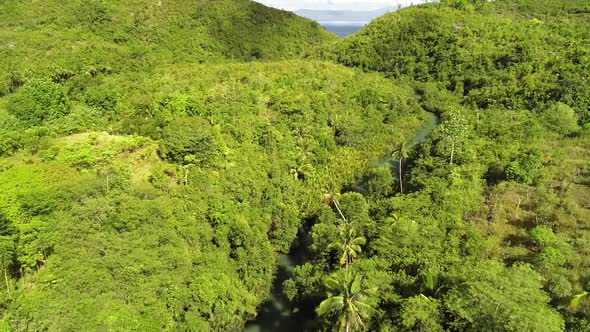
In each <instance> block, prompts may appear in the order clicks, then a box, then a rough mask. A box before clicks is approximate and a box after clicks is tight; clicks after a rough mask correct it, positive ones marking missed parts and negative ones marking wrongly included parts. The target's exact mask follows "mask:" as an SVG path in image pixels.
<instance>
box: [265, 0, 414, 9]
mask: <svg viewBox="0 0 590 332" xmlns="http://www.w3.org/2000/svg"><path fill="white" fill-rule="evenodd" d="M256 1H258V2H260V3H263V4H265V5H267V6H270V7H275V8H280V9H286V10H297V9H331V10H341V9H352V10H374V9H379V8H384V7H397V6H398V4H400V5H401V6H403V7H405V6H408V5H410V4H411V3H415V4H417V3H421V2H424V1H422V0H256Z"/></svg>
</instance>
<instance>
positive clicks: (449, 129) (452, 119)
mask: <svg viewBox="0 0 590 332" xmlns="http://www.w3.org/2000/svg"><path fill="white" fill-rule="evenodd" d="M468 130H469V123H468V121H467V119H466V118H465V116H464V115H463V114H461V112H460V111H458V110H452V111H450V112H449V113H448V114H447V116H446V117H445V120H444V121H443V123H442V124H441V125H440V127H439V132H440V133H441V134H442V137H443V141H444V142H445V143H447V144H450V146H451V147H450V149H451V152H450V153H451V157H450V161H449V164H450V165H452V164H453V158H454V156H455V150H456V149H457V146H458V145H459V144H461V142H462V141H463V139H465V136H467V132H468Z"/></svg>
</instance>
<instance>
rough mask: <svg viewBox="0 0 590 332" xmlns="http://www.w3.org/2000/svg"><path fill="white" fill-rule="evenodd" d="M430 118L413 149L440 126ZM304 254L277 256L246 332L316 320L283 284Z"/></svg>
mask: <svg viewBox="0 0 590 332" xmlns="http://www.w3.org/2000/svg"><path fill="white" fill-rule="evenodd" d="M427 117H428V118H427V121H426V125H425V126H424V127H422V129H421V130H420V131H418V133H416V136H415V137H414V139H413V140H412V141H411V142H410V144H409V145H410V146H414V145H416V144H420V143H423V142H424V141H425V140H426V139H427V138H428V136H430V134H431V133H432V131H433V130H434V129H435V128H436V127H437V126H438V124H439V121H440V118H439V116H438V115H436V114H434V113H430V112H427ZM378 164H380V165H384V164H390V165H391V166H392V168H393V169H395V171H396V172H397V171H398V170H397V161H396V160H394V159H392V158H391V157H390V156H387V157H384V158H382V159H380V160H379V161H378ZM360 186H362V185H355V186H353V188H355V187H359V188H358V190H359V191H361V192H362V191H363V190H364V189H363V188H360ZM304 251H305V248H303V247H301V246H300V245H297V246H295V247H294V248H293V249H292V250H291V252H290V253H289V254H288V255H285V254H279V255H278V259H277V261H278V262H277V264H278V271H277V275H276V277H275V280H274V281H273V286H272V290H271V295H270V297H269V298H268V299H267V300H266V302H264V303H263V305H262V307H261V308H260V309H259V311H258V316H257V317H256V320H253V321H250V322H248V323H247V324H246V327H245V329H244V332H275V331H276V332H301V331H304V330H305V327H306V326H307V325H308V322H309V321H310V320H313V319H314V318H315V317H313V315H310V313H309V312H307V313H305V312H302V311H298V310H294V308H292V307H291V304H290V303H289V300H288V299H287V298H286V296H285V295H284V294H283V282H284V281H285V280H287V279H289V278H290V276H291V272H292V271H293V269H294V268H295V266H297V265H300V264H303V263H304V256H305V255H304Z"/></svg>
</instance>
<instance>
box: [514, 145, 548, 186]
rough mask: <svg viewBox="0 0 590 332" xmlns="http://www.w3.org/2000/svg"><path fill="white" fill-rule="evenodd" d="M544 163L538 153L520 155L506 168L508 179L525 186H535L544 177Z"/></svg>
mask: <svg viewBox="0 0 590 332" xmlns="http://www.w3.org/2000/svg"><path fill="white" fill-rule="evenodd" d="M542 171H543V163H542V161H541V156H540V155H539V153H538V152H535V151H531V152H528V153H525V154H522V155H519V156H518V157H517V159H516V160H514V161H512V162H510V163H509V164H508V166H507V167H506V178H507V179H508V180H514V181H517V182H520V183H524V184H529V185H530V184H535V183H536V182H537V181H538V180H539V178H540V177H541V175H542Z"/></svg>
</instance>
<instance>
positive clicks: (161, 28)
mask: <svg viewBox="0 0 590 332" xmlns="http://www.w3.org/2000/svg"><path fill="white" fill-rule="evenodd" d="M333 38H335V37H334V36H333V35H331V34H330V33H328V32H326V31H325V30H324V29H323V28H322V27H321V26H320V25H319V24H317V23H315V22H312V21H310V20H307V19H304V18H301V17H299V16H296V15H295V14H293V13H290V12H286V11H280V10H276V9H271V8H268V7H265V6H263V5H261V4H258V3H255V2H251V1H247V0H231V1H229V0H191V1H167V0H162V1H146V0H133V1H120V0H114V1H100V0H93V1H79V0H76V1H68V2H67V3H64V2H63V1H54V0H50V1H45V2H43V4H39V2H37V1H30V0H27V1H18V0H7V1H2V3H0V94H6V93H7V92H10V91H12V90H14V89H15V88H16V87H18V86H19V85H21V84H22V83H23V82H24V81H25V80H26V79H28V78H30V76H31V75H35V74H38V73H41V74H43V75H45V76H51V77H52V78H53V79H54V80H56V81H65V80H68V79H70V78H72V77H74V76H77V75H92V76H95V75H98V74H101V73H103V74H113V73H120V72H128V71H133V70H149V69H150V68H153V67H155V66H157V65H161V64H170V63H203V62H224V61H250V60H257V59H263V60H272V59H288V58H300V57H305V56H306V55H308V54H311V53H313V50H314V48H316V47H317V46H319V45H321V44H323V43H324V42H326V41H329V40H331V39H333Z"/></svg>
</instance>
